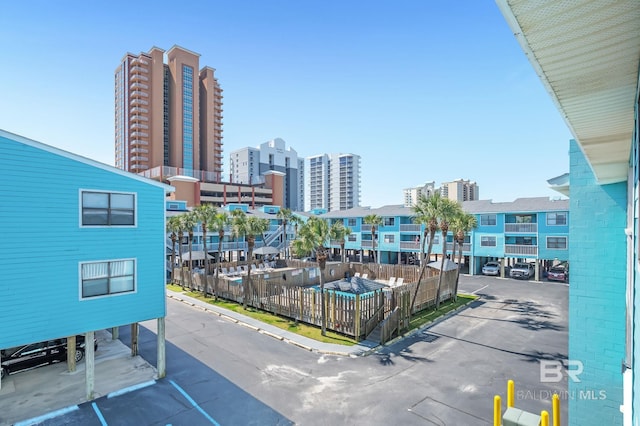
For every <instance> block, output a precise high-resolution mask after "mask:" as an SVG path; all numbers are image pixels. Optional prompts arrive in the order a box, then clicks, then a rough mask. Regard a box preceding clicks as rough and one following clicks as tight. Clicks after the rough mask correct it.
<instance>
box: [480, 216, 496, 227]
mask: <svg viewBox="0 0 640 426" xmlns="http://www.w3.org/2000/svg"><path fill="white" fill-rule="evenodd" d="M480 225H483V226H495V225H496V215H495V214H482V215H480Z"/></svg>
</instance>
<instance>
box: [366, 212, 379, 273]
mask: <svg viewBox="0 0 640 426" xmlns="http://www.w3.org/2000/svg"><path fill="white" fill-rule="evenodd" d="M363 222H364V223H366V224H367V225H371V240H372V244H373V263H378V259H377V256H376V229H377V228H379V227H380V226H382V223H383V222H382V218H381V217H380V216H378V215H377V214H369V215H366V216H365V217H364V219H363Z"/></svg>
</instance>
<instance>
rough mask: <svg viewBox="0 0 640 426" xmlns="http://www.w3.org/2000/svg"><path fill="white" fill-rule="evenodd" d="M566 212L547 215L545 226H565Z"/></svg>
mask: <svg viewBox="0 0 640 426" xmlns="http://www.w3.org/2000/svg"><path fill="white" fill-rule="evenodd" d="M566 224H567V212H558V213H547V225H566Z"/></svg>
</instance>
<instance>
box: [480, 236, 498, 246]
mask: <svg viewBox="0 0 640 426" xmlns="http://www.w3.org/2000/svg"><path fill="white" fill-rule="evenodd" d="M491 238H493V243H494V244H482V243H483V239H485V241H486V240H489V239H491ZM497 246H498V238H497V237H496V236H495V235H483V236H481V237H480V247H497Z"/></svg>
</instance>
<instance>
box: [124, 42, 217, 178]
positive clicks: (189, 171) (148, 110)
mask: <svg viewBox="0 0 640 426" xmlns="http://www.w3.org/2000/svg"><path fill="white" fill-rule="evenodd" d="M165 59H166V62H165ZM199 60H200V55H199V54H197V53H194V52H191V51H189V50H187V49H184V48H182V47H179V46H173V47H172V48H171V49H169V50H168V51H167V52H165V51H164V50H163V49H160V48H157V47H153V48H152V49H151V50H150V51H149V52H147V53H140V54H139V55H134V54H132V53H127V54H126V55H125V56H124V57H123V58H122V62H121V63H120V65H119V66H118V68H117V69H116V71H115V164H116V167H118V168H120V169H124V170H127V171H130V172H133V173H141V174H144V175H145V176H147V177H158V176H160V177H161V178H162V177H165V176H172V175H186V176H193V177H197V178H198V179H200V180H202V181H205V182H219V181H220V180H221V175H222V98H223V96H222V89H221V88H220V85H219V83H218V80H217V78H216V77H215V70H214V69H213V68H210V67H203V68H202V69H200V67H199V66H200V65H199Z"/></svg>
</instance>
